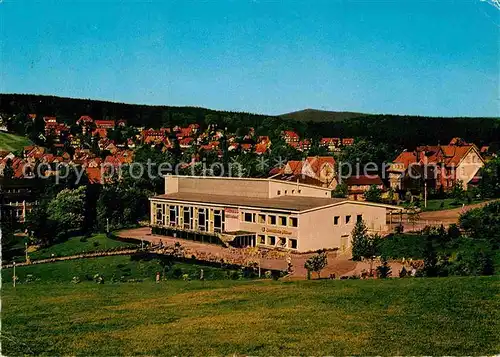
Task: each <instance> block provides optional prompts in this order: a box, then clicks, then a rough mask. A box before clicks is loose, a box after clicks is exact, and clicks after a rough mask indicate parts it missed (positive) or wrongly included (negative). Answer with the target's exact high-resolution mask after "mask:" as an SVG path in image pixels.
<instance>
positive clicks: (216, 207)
mask: <svg viewBox="0 0 500 357" xmlns="http://www.w3.org/2000/svg"><path fill="white" fill-rule="evenodd" d="M165 186H166V187H165V192H166V193H165V194H164V195H160V196H155V197H152V198H150V202H151V225H152V227H153V233H156V234H165V235H169V236H174V237H178V238H183V239H191V240H197V241H201V242H208V243H218V244H223V245H229V246H234V247H246V246H252V247H253V246H260V247H263V248H270V249H286V250H292V251H298V252H307V251H314V250H318V249H323V248H327V249H339V250H340V251H347V250H348V249H349V248H350V245H351V232H352V230H353V228H354V225H355V224H356V222H357V221H359V220H363V221H364V222H365V223H366V225H367V227H368V229H369V230H370V231H372V232H380V233H384V232H386V231H387V229H388V227H387V224H386V211H387V210H388V209H397V208H396V207H393V206H388V205H381V204H373V203H367V202H354V201H349V200H346V199H334V198H330V196H331V191H330V190H329V189H326V188H322V187H315V186H311V185H304V184H300V183H290V182H282V181H278V180H273V179H255V178H227V177H224V178H222V177H221V178H219V177H192V176H167V177H166V178H165Z"/></svg>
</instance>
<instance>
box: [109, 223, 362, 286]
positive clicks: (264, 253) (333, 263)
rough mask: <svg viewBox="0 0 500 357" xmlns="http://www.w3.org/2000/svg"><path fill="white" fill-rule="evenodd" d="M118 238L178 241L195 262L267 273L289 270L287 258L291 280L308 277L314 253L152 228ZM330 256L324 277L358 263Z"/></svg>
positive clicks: (156, 241) (166, 241) (137, 229)
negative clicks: (232, 244) (231, 244)
mask: <svg viewBox="0 0 500 357" xmlns="http://www.w3.org/2000/svg"><path fill="white" fill-rule="evenodd" d="M118 236H119V237H122V238H132V239H138V240H144V241H146V242H151V243H153V244H159V243H160V241H161V242H162V243H163V244H164V245H172V244H174V243H175V242H179V243H181V245H182V246H183V247H184V249H185V250H186V252H187V256H188V257H189V256H191V255H192V256H194V257H195V258H196V259H198V260H202V261H203V260H204V261H220V260H222V259H223V260H224V261H225V262H232V263H234V264H236V265H241V266H248V265H250V264H251V263H252V262H255V263H257V264H258V263H259V262H260V266H261V268H262V269H264V270H267V269H272V270H282V271H286V270H287V268H288V262H287V259H289V261H290V262H291V264H292V266H293V268H292V273H291V274H290V275H289V276H288V278H289V279H305V278H306V277H307V270H306V269H305V268H304V263H305V262H306V260H307V259H309V257H311V256H312V255H314V254H315V253H303V254H297V253H292V252H286V251H274V250H267V249H266V250H263V249H258V248H245V249H243V248H226V247H222V246H220V245H215V244H206V243H200V242H194V241H191V240H185V239H180V238H174V237H167V236H160V235H154V234H151V229H150V228H148V227H143V228H136V229H129V230H125V231H120V232H118ZM327 255H328V266H327V267H326V268H325V269H324V270H323V271H322V272H321V276H323V277H326V276H329V275H330V274H335V276H336V277H337V278H338V277H339V276H341V275H344V274H346V273H347V272H349V271H352V270H354V269H355V268H356V265H357V263H356V262H353V261H350V260H349V256H339V255H338V254H337V252H328V253H327ZM315 277H316V274H313V278H315Z"/></svg>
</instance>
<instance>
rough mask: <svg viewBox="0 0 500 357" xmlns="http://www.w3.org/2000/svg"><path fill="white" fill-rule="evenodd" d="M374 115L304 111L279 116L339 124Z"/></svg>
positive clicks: (315, 110) (316, 110)
mask: <svg viewBox="0 0 500 357" xmlns="http://www.w3.org/2000/svg"><path fill="white" fill-rule="evenodd" d="M369 115H372V114H366V113H356V112H336V111H330V110H319V109H309V108H308V109H304V110H299V111H296V112H290V113H285V114H281V115H279V116H280V117H281V118H283V119H293V120H298V121H303V122H309V121H311V122H315V123H319V122H337V121H343V120H348V119H354V118H360V117H366V116H369Z"/></svg>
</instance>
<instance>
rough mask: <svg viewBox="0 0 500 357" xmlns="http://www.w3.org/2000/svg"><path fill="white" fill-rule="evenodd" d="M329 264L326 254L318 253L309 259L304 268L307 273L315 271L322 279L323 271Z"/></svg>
mask: <svg viewBox="0 0 500 357" xmlns="http://www.w3.org/2000/svg"><path fill="white" fill-rule="evenodd" d="M327 264H328V260H327V256H326V253H325V252H321V253H317V254H315V255H313V256H312V257H310V258H309V259H307V261H306V262H305V263H304V268H306V269H307V271H314V272H316V273H317V274H318V278H320V277H321V275H320V274H321V270H323V269H324V268H325V267H326V266H327Z"/></svg>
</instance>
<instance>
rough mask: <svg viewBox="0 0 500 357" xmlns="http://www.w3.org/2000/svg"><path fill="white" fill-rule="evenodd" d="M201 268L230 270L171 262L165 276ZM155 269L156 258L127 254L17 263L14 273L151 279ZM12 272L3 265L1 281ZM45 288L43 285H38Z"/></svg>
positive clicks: (45, 279) (67, 278) (210, 272)
mask: <svg viewBox="0 0 500 357" xmlns="http://www.w3.org/2000/svg"><path fill="white" fill-rule="evenodd" d="M201 269H203V272H204V277H205V279H207V280H217V279H227V278H228V277H229V276H230V275H229V274H230V273H231V271H229V270H225V269H221V268H219V267H211V266H204V265H198V264H186V263H179V262H177V263H174V265H173V266H172V267H171V269H169V270H168V271H167V272H166V273H167V278H172V279H179V278H181V277H182V275H183V274H188V276H189V278H190V279H198V278H199V276H200V270H201ZM158 271H159V272H162V271H163V269H162V266H161V265H160V264H159V261H158V260H157V259H144V260H138V259H137V257H134V258H131V257H130V256H126V255H121V256H111V257H100V258H88V259H77V260H67V261H58V262H54V263H46V264H36V265H30V266H24V267H17V268H16V276H17V277H18V282H19V283H21V284H24V283H26V280H27V278H28V275H31V276H32V279H35V282H36V284H37V285H40V284H54V283H66V284H68V283H70V282H71V280H72V279H73V277H78V278H79V279H80V280H81V281H86V280H89V279H90V280H92V277H93V276H94V275H95V274H100V275H102V276H103V277H104V280H105V281H106V282H110V281H112V280H113V279H115V280H120V279H123V280H124V281H127V280H129V279H139V280H145V281H154V280H155V275H156V272H158ZM12 274H13V271H12V269H3V270H2V282H3V283H4V284H7V285H11V284H12ZM122 277H123V278H122ZM46 288H47V287H43V288H42V289H46Z"/></svg>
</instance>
